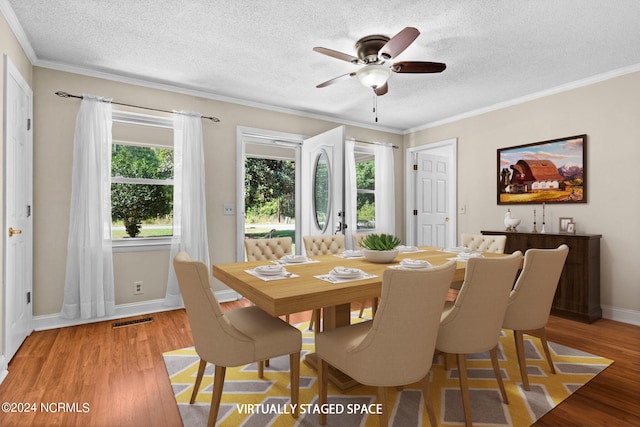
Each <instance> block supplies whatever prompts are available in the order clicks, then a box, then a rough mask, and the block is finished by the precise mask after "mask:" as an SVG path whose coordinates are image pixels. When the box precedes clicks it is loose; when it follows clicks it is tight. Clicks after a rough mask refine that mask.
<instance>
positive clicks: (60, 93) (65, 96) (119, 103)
mask: <svg viewBox="0 0 640 427" xmlns="http://www.w3.org/2000/svg"><path fill="white" fill-rule="evenodd" d="M56 95H58V96H59V97H61V98H78V99H82V96H78V95H72V94H70V93H68V92H63V91H61V90H59V91H58V92H56ZM111 103H112V104H116V105H123V106H125V107H133V108H141V109H143V110H151V111H160V112H163V113H172V114H174V113H176V114H182V113H180V112H178V111H168V110H161V109H159V108H150V107H141V106H139V105H132V104H123V103H122V102H115V101H111ZM200 118H202V119H207V120H211V121H212V122H214V123H218V122H219V121H220V119H219V118H217V117H208V116H200Z"/></svg>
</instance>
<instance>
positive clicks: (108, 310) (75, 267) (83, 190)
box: [61, 95, 115, 319]
mask: <svg viewBox="0 0 640 427" xmlns="http://www.w3.org/2000/svg"><path fill="white" fill-rule="evenodd" d="M110 101H111V100H105V99H103V98H98V97H95V96H91V95H83V99H82V103H81V105H80V112H79V113H78V118H77V121H76V131H75V137H74V142H73V144H74V148H73V171H72V182H71V209H70V215H69V241H68V244H67V272H66V279H65V285H64V302H63V305H62V312H61V315H62V317H66V318H70V319H75V318H78V317H80V318H82V319H90V318H94V317H103V316H109V315H111V314H113V312H114V309H115V296H114V287H113V256H112V252H111V125H112V118H111V102H110Z"/></svg>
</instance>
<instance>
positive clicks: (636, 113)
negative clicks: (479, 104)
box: [405, 73, 640, 324]
mask: <svg viewBox="0 0 640 427" xmlns="http://www.w3.org/2000/svg"><path fill="white" fill-rule="evenodd" d="M639 93H640V73H633V74H628V75H625V76H622V77H617V78H614V79H611V80H607V81H604V82H600V83H596V84H592V85H589V86H585V87H582V88H578V89H573V90H570V91H566V92H562V93H558V94H555V95H551V96H547V97H544V98H540V99H537V100H533V101H529V102H526V103H523V104H520V105H516V106H512V107H508V108H504V109H501V110H497V111H493V112H490V113H486V114H482V115H479V116H476V117H471V118H467V119H463V120H459V121H455V122H452V123H449V124H444V125H441V126H437V127H433V128H428V129H425V130H422V131H419V132H415V133H412V134H410V135H407V136H405V142H406V146H407V147H413V146H418V145H423V144H428V143H433V142H437V141H440V140H444V139H448V138H453V137H455V138H458V206H461V205H466V207H467V213H466V214H465V215H459V216H458V227H459V228H458V231H459V232H479V231H481V230H502V229H504V225H503V222H502V221H503V216H504V213H505V212H506V210H507V207H506V206H504V205H498V204H497V203H496V187H497V184H496V179H497V178H496V170H497V164H496V162H497V152H496V150H497V149H498V148H505V147H511V146H515V145H520V144H526V143H531V142H537V141H545V140H549V139H556V138H562V137H566V136H572V135H579V134H587V164H586V167H587V169H586V173H587V185H588V195H587V197H588V203H586V204H574V205H571V204H557V205H547V209H546V214H547V215H546V225H547V227H546V230H547V231H548V232H557V231H558V218H559V217H573V218H574V221H575V222H576V227H577V230H578V232H580V233H589V234H602V240H601V246H600V248H601V304H602V307H603V313H604V314H603V315H604V317H607V318H613V319H617V320H622V321H626V322H629V323H637V324H640V267H639V263H638V261H637V258H638V251H637V243H638V238H639V237H640V225H639V224H638V221H636V219H635V218H636V217H637V216H638V213H639V212H640V197H639V196H638V190H637V187H636V184H637V182H638V178H637V171H638V167H637V162H638V159H640V97H639V96H638V94H639ZM509 208H510V209H511V211H512V213H513V216H514V217H516V218H521V219H522V225H521V226H519V227H518V229H519V230H522V231H530V230H531V228H532V226H533V206H531V205H511V206H509ZM537 208H538V209H537V211H538V218H537V220H538V227H540V223H541V218H540V206H537ZM538 229H539V228H538Z"/></svg>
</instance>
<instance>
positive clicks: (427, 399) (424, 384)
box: [420, 374, 438, 427]
mask: <svg viewBox="0 0 640 427" xmlns="http://www.w3.org/2000/svg"><path fill="white" fill-rule="evenodd" d="M429 382H430V381H429V374H427V375H425V376H424V378H423V379H421V380H420V386H421V387H420V388H421V389H422V400H424V406H425V407H426V408H427V415H429V423H431V427H438V421H437V419H436V412H435V410H434V409H433V402H432V401H431V392H430V390H429V389H430V387H431V385H430V384H429Z"/></svg>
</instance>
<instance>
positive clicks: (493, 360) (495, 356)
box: [489, 344, 509, 404]
mask: <svg viewBox="0 0 640 427" xmlns="http://www.w3.org/2000/svg"><path fill="white" fill-rule="evenodd" d="M489 354H490V355H491V365H493V372H495V374H496V381H498V387H500V393H501V394H502V401H503V402H504V403H505V404H508V403H509V398H508V397H507V391H506V390H505V389H504V382H503V381H502V372H500V364H499V363H498V345H497V344H496V346H495V347H493V348H492V349H491V350H489Z"/></svg>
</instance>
